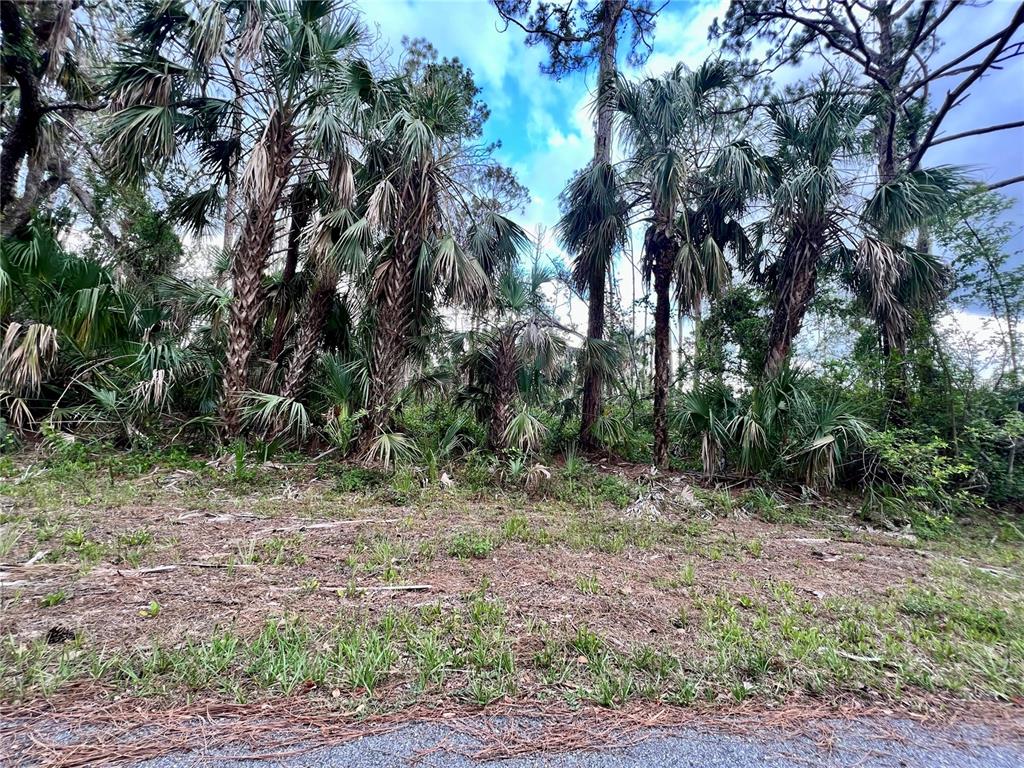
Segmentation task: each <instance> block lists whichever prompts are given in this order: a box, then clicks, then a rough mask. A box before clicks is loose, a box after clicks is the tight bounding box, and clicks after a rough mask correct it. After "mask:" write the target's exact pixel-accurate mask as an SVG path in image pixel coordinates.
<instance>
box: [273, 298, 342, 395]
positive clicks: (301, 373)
mask: <svg viewBox="0 0 1024 768" xmlns="http://www.w3.org/2000/svg"><path fill="white" fill-rule="evenodd" d="M333 295H334V283H333V281H329V280H323V279H321V280H319V281H318V282H317V285H316V287H315V288H314V289H313V293H312V294H310V297H309V301H308V302H307V304H306V307H305V313H304V315H303V319H302V324H301V325H300V326H299V332H298V334H297V335H296V338H295V350H294V351H293V352H292V355H291V357H290V358H289V360H288V371H287V372H286V373H285V376H284V382H283V383H282V384H281V396H282V397H288V398H295V397H301V396H302V393H303V392H304V391H305V389H306V382H307V380H308V379H309V370H310V367H311V365H310V364H311V363H312V361H313V355H314V353H315V352H316V350H317V347H319V346H320V339H321V337H322V335H323V330H324V324H325V323H326V321H327V310H328V308H329V307H330V305H331V296H333Z"/></svg>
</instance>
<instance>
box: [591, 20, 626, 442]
mask: <svg viewBox="0 0 1024 768" xmlns="http://www.w3.org/2000/svg"><path fill="white" fill-rule="evenodd" d="M625 5H626V3H625V0H616V1H615V2H605V3H604V4H603V8H602V13H603V18H602V26H601V55H600V58H599V60H598V71H597V125H596V129H595V131H594V160H593V162H594V164H595V165H598V164H600V165H608V164H610V163H611V160H612V139H613V136H612V130H613V121H614V117H615V75H616V64H615V55H616V51H617V48H618V37H617V35H616V31H617V28H618V25H619V19H620V17H621V16H622V10H623V8H625ZM610 262H611V254H609V253H604V254H597V256H596V258H595V263H596V264H597V265H598V268H597V269H595V270H594V272H593V273H591V275H590V285H589V286H588V296H589V301H590V303H589V306H588V308H587V338H588V339H603V338H604V321H605V308H604V302H605V271H606V269H607V265H608V264H609V263H610ZM603 378H604V377H603V376H602V374H601V371H600V369H599V368H598V367H597V366H594V365H590V366H587V369H586V371H585V372H584V377H583V403H582V407H581V414H580V446H581V447H582V448H583V449H584V450H593V449H595V448H596V447H597V441H596V439H595V438H594V433H593V430H594V425H595V424H596V423H597V420H598V418H599V417H600V415H601V400H602V395H603V389H604V381H603Z"/></svg>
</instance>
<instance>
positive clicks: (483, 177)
mask: <svg viewBox="0 0 1024 768" xmlns="http://www.w3.org/2000/svg"><path fill="white" fill-rule="evenodd" d="M362 36H363V33H362V31H361V29H360V26H359V24H358V23H357V20H356V18H355V17H354V16H353V15H352V14H351V13H350V11H349V10H348V9H347V8H346V7H345V6H344V5H343V4H341V3H338V2H314V1H312V0H307V1H304V2H298V3H286V2H279V1H278V0H261V1H260V2H247V3H235V2H223V3H211V4H199V3H188V2H152V3H142V4H140V5H139V7H138V12H137V13H136V14H134V15H133V17H132V18H131V20H130V24H129V25H128V26H127V28H126V29H125V30H124V34H123V35H122V38H121V40H120V42H119V43H118V45H117V47H116V51H115V56H116V60H115V62H114V64H113V65H112V67H110V71H109V72H108V73H107V74H106V77H105V82H104V85H103V88H104V93H105V94H106V97H107V98H108V99H109V107H108V109H107V110H106V111H105V114H103V115H102V117H101V119H100V120H99V122H98V125H97V127H96V130H97V132H98V133H99V134H100V138H101V144H102V147H103V153H104V157H103V164H104V170H105V171H106V172H108V173H109V174H110V175H111V176H112V177H113V178H114V179H116V181H117V182H118V183H123V184H128V185H139V184H145V183H147V181H149V180H150V179H151V178H152V175H153V174H154V173H158V172H161V171H167V170H168V169H174V168H181V167H185V168H187V169H188V175H189V180H190V189H189V190H188V191H187V192H186V193H184V194H180V195H177V196H175V198H174V199H173V200H172V201H170V206H169V208H170V211H171V213H172V214H173V215H174V216H176V217H177V218H178V220H180V221H182V222H184V223H185V225H186V226H187V227H188V228H190V229H191V230H192V231H193V233H195V234H197V235H201V234H202V233H204V232H206V231H207V230H208V229H209V227H210V225H211V223H212V222H216V221H217V220H219V219H222V220H224V228H225V234H224V248H223V249H222V252H221V253H219V254H217V255H216V257H215V259H214V261H215V265H216V266H217V268H218V270H219V273H218V274H217V275H215V276H211V278H210V279H208V280H206V279H190V280H185V279H181V278H176V277H173V276H170V275H159V276H154V277H155V278H157V279H155V280H147V279H146V277H147V276H141V275H140V276H137V278H136V279H135V280H124V279H118V276H117V275H116V274H115V273H116V271H117V270H116V266H115V265H113V264H109V263H108V264H103V263H100V262H98V261H97V260H93V259H90V258H87V257H82V256H81V255H78V254H75V253H71V252H69V251H68V250H66V249H65V248H63V247H61V245H60V244H59V243H58V241H57V239H56V237H55V235H54V230H55V229H56V228H57V227H58V226H59V222H57V221H55V220H53V218H52V216H51V217H50V218H49V219H48V218H47V214H46V213H45V212H43V211H40V212H38V213H37V216H36V219H35V220H34V221H33V223H32V224H31V226H27V227H23V228H22V229H20V230H19V231H18V232H16V233H15V234H14V236H12V237H10V238H8V239H6V240H5V241H4V253H3V270H4V271H3V277H4V286H5V287H7V291H6V292H5V298H6V299H7V304H6V305H5V316H7V317H11V316H14V317H26V318H31V319H32V321H33V322H31V323H26V324H23V323H18V322H13V321H12V322H8V323H7V334H6V338H5V344H4V350H3V364H4V371H5V374H4V385H5V387H4V392H3V397H4V402H5V404H6V409H5V410H6V412H7V414H9V415H10V416H11V417H12V418H11V421H12V422H13V423H14V424H15V425H16V426H19V427H22V428H27V427H31V426H36V425H38V423H40V422H41V421H44V420H45V422H46V424H47V425H49V426H51V427H53V426H55V425H58V424H60V425H66V424H68V422H69V420H72V421H85V420H87V419H89V416H90V415H91V414H90V408H85V407H75V408H70V407H68V408H65V407H64V406H71V405H76V406H81V405H82V404H83V403H82V401H83V397H84V398H85V399H86V400H88V401H90V405H91V404H92V401H95V402H97V403H102V404H104V405H106V406H107V409H106V410H108V411H110V412H111V413H113V412H116V413H118V414H120V415H119V417H118V421H119V422H120V423H121V425H122V426H126V427H127V429H126V430H125V432H126V433H125V434H123V435H122V436H125V437H129V438H133V437H134V436H135V434H137V433H141V431H142V430H141V429H140V427H141V425H142V423H143V422H145V421H146V420H147V419H149V420H154V419H158V418H159V417H160V416H161V415H162V414H165V413H168V412H172V411H173V412H175V413H179V414H188V415H190V416H192V418H191V419H189V421H188V422H187V423H188V424H189V425H191V426H207V427H210V428H213V429H216V430H218V431H220V432H221V433H222V434H224V435H226V436H228V437H234V436H238V435H239V434H241V433H242V431H243V430H245V429H246V428H247V427H250V426H252V425H255V426H256V427H258V428H259V430H261V433H262V434H263V435H264V436H267V437H271V438H272V437H276V436H280V435H284V434H286V433H289V432H291V433H294V435H296V436H297V435H298V434H300V433H304V432H306V431H307V430H308V427H309V425H310V422H311V420H310V417H309V415H308V414H307V411H306V408H305V405H304V403H303V401H302V398H303V396H304V394H305V393H306V391H307V388H308V385H309V379H310V374H311V372H312V371H313V369H314V367H316V363H317V362H318V352H320V351H322V350H327V351H330V352H332V353H333V357H331V358H329V361H328V362H325V363H323V364H322V365H321V366H320V367H322V368H324V370H325V371H327V376H328V378H330V377H331V376H332V375H333V376H334V379H335V383H336V384H337V383H338V377H339V376H341V377H342V378H345V379H347V380H348V381H349V382H350V385H351V386H350V387H349V391H348V393H347V395H348V397H347V399H346V401H345V402H344V403H334V406H336V407H337V406H342V405H344V407H343V408H341V409H340V410H338V409H337V408H335V413H334V420H335V421H336V420H337V418H338V417H342V418H347V419H355V420H356V421H357V422H358V427H359V428H358V444H357V445H356V446H355V448H356V449H357V450H359V451H360V452H361V453H363V454H364V455H368V456H374V455H377V456H379V455H381V454H382V453H383V452H385V451H387V450H388V442H389V440H391V441H392V442H393V440H394V438H393V436H392V435H391V429H392V418H391V415H392V410H393V408H394V407H395V403H396V400H397V396H398V394H399V390H401V389H402V388H403V386H404V385H405V383H406V382H407V380H408V376H409V372H410V370H411V368H412V367H414V365H415V364H416V363H417V362H423V361H425V360H426V359H427V358H428V350H427V349H426V348H425V345H424V340H425V339H427V338H429V337H430V334H431V332H432V331H433V330H434V329H435V327H436V326H437V323H438V318H439V313H440V312H441V311H442V310H443V309H445V308H447V307H452V306H457V305H466V306H476V307H480V306H483V305H484V304H486V303H487V302H488V301H489V300H490V299H491V297H492V294H493V292H494V284H495V283H494V282H493V280H494V279H498V278H499V276H500V275H502V274H505V275H507V276H508V275H512V274H513V266H514V264H515V263H516V262H517V261H518V259H519V255H520V252H521V251H522V249H523V248H524V247H525V246H526V244H527V242H528V241H527V238H526V237H525V235H524V234H523V232H522V230H521V229H520V228H519V227H518V226H517V225H516V224H514V223H512V222H511V221H510V220H509V219H507V218H506V217H505V216H504V215H503V214H502V211H501V206H502V201H501V200H498V199H495V198H494V197H493V196H490V197H488V196H486V195H485V194H484V191H486V190H488V184H487V182H488V181H489V180H492V179H493V176H494V175H495V164H494V162H493V160H491V159H490V157H489V156H488V154H487V153H486V151H483V150H480V149H479V148H476V147H475V145H474V144H473V140H474V139H475V138H476V136H477V134H478V133H479V125H478V124H477V121H478V116H477V115H476V114H475V111H474V103H473V94H472V93H469V94H467V88H466V84H465V82H464V73H463V72H462V71H461V70H460V69H459V68H458V67H457V66H453V65H451V64H450V63H448V62H444V63H441V64H438V63H436V62H426V63H425V64H424V65H422V66H420V67H418V68H416V69H415V70H414V71H407V72H397V73H392V72H386V73H385V74H384V75H382V76H380V75H377V74H375V73H374V71H373V68H372V67H371V66H370V64H369V63H368V62H367V61H366V60H365V59H364V58H363V53H364V50H365V49H364V47H363V40H362ZM499 170H500V169H499ZM492 186H493V185H492ZM236 231H237V235H236V234H235V232H236ZM282 243H283V244H284V246H283V250H284V253H283V254H281V253H280V251H281V250H282V248H281V247H280V246H281V244H282ZM41 254H42V255H41ZM280 255H283V257H284V267H283V269H282V270H281V271H280V273H276V274H270V273H269V267H270V265H271V264H272V263H274V262H275V261H277V260H278V259H279V257H280ZM300 265H301V268H300ZM69 275H73V276H74V277H75V282H72V281H71V280H70V279H69V278H68V277H67V276H69ZM83 280H84V281H86V282H85V283H84V284H83V282H82V281H83ZM227 280H229V281H230V290H228V289H226V288H225V283H226V282H227ZM300 283H301V284H300ZM12 284H13V285H14V290H13V291H12V290H11V288H10V286H11V285H12ZM37 295H41V296H42V298H40V300H39V301H38V302H37V301H34V299H35V297H36V296H37ZM67 303H70V304H72V305H73V310H69V309H68V308H66V307H65V306H64V305H65V304H67ZM76 346H77V347H78V348H77V349H76V348H75V347H76ZM69 347H70V348H69ZM58 368H60V369H61V370H59V371H58V370H57V369H58ZM97 382H100V383H101V384H102V389H98V388H97ZM54 387H62V388H63V390H64V391H62V392H61V393H59V394H58V393H56V391H54V390H53V388H54ZM142 392H145V396H141V395H140V393H142ZM90 394H91V395H92V396H93V397H91V398H90V397H89V395H90ZM129 406H130V407H129ZM92 423H93V424H96V423H97V422H96V420H93V421H92ZM330 430H331V432H332V434H339V433H340V432H343V431H344V430H342V429H340V428H339V427H338V426H337V425H336V424H335V425H333V426H332V427H330Z"/></svg>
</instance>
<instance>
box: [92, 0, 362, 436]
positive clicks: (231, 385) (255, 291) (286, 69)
mask: <svg viewBox="0 0 1024 768" xmlns="http://www.w3.org/2000/svg"><path fill="white" fill-rule="evenodd" d="M360 40H361V32H360V29H359V26H358V24H357V22H356V20H355V18H354V17H353V16H351V15H350V14H349V13H348V11H347V9H346V7H345V6H344V5H343V4H342V3H341V2H338V1H336V0H329V1H326V2H325V1H323V0H298V2H295V3H288V2H284V0H257V1H256V2H251V3H246V4H241V5H240V4H237V3H232V2H227V0H223V2H219V3H210V4H208V5H206V6H205V7H203V6H198V5H193V4H191V3H183V2H173V3H147V4H145V5H143V6H142V11H141V13H140V14H139V16H138V17H137V18H136V20H135V24H134V26H133V28H132V30H131V34H130V35H129V37H128V40H127V41H126V42H125V43H123V44H122V46H121V51H120V52H121V60H120V61H119V62H117V64H116V65H115V67H114V72H113V75H112V78H111V83H110V87H109V91H110V94H111V98H112V102H113V105H114V108H115V111H114V114H113V115H112V116H111V118H110V120H109V124H108V142H107V143H108V146H109V147H111V150H112V155H113V158H112V159H113V160H114V161H115V163H116V165H117V167H118V168H119V169H120V170H121V171H122V172H123V173H124V174H125V175H126V176H132V177H135V178H139V177H141V176H142V175H143V174H144V171H145V170H146V166H145V165H144V161H147V160H150V161H155V162H156V165H157V166H158V167H159V166H161V165H165V164H167V163H168V162H170V161H171V160H173V159H174V158H176V157H177V156H179V154H180V153H181V152H182V151H183V150H184V149H185V148H186V147H189V148H193V149H195V150H197V151H198V152H199V153H200V154H201V156H202V159H203V161H204V167H208V168H210V169H211V171H210V173H209V186H208V187H207V188H204V189H202V190H200V191H199V192H197V193H195V194H193V195H192V196H191V198H190V199H189V200H186V201H183V202H182V203H181V208H182V210H184V211H186V212H187V213H188V216H189V219H190V221H191V223H193V224H194V225H195V227H196V228H197V229H201V228H202V227H203V226H204V225H205V224H206V223H207V222H208V220H209V217H210V216H211V214H212V213H213V212H214V211H215V210H217V209H218V208H219V207H220V206H221V205H222V197H221V194H220V191H221V188H222V187H223V186H224V185H225V184H226V183H227V182H228V180H229V179H230V178H231V177H232V176H233V173H234V168H235V167H236V165H237V164H238V163H237V158H238V157H239V155H240V154H241V155H244V156H245V157H246V161H245V162H244V163H243V164H242V167H243V168H244V170H243V172H242V174H241V178H240V181H239V190H238V191H239V192H240V194H241V197H242V203H241V209H240V216H241V217H242V223H241V231H240V234H239V237H238V240H237V242H236V243H235V244H234V247H233V252H232V259H231V277H232V285H233V300H232V303H231V313H230V317H229V321H228V340H227V348H226V360H225V369H226V370H225V375H224V391H223V402H222V411H223V415H224V420H225V425H226V428H227V431H228V433H229V434H237V432H238V430H239V428H240V425H241V424H240V403H241V398H242V396H243V394H244V393H245V392H246V390H247V387H248V377H249V367H250V362H251V359H252V357H253V354H254V352H255V350H256V346H257V340H258V332H259V328H260V327H261V321H262V319H263V316H264V312H265V308H266V301H265V296H264V292H263V289H262V281H263V273H264V271H265V269H266V265H267V262H268V259H269V257H270V253H271V248H272V244H273V241H274V236H275V231H276V226H277V214H278V211H279V210H280V208H281V207H282V203H283V201H284V200H285V199H286V191H287V189H288V186H289V184H290V183H291V182H292V178H293V175H294V173H295V169H296V168H297V167H298V166H299V165H300V162H299V161H300V160H301V161H302V163H301V165H302V166H303V167H308V166H314V167H315V166H318V164H319V159H320V158H321V157H322V156H323V153H324V152H337V151H338V150H339V145H340V144H342V143H343V139H344V135H345V132H346V130H347V128H348V126H347V123H346V116H348V115H350V114H351V113H352V111H353V105H354V103H355V102H356V101H357V100H358V93H359V91H360V89H361V87H362V84H363V81H364V79H365V74H366V68H365V66H364V65H362V64H361V63H360V62H358V61H356V60H355V59H354V52H355V50H356V48H357V46H358V45H359V43H360ZM232 46H234V49H233V50H232ZM236 54H237V55H238V58H239V59H241V61H240V62H239V61H236ZM229 62H234V63H229ZM238 112H241V117H240V118H239V115H238ZM238 126H241V133H238V131H237V127H238Z"/></svg>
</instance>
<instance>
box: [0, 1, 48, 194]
mask: <svg viewBox="0 0 1024 768" xmlns="http://www.w3.org/2000/svg"><path fill="white" fill-rule="evenodd" d="M0 30H2V31H3V35H4V50H5V51H7V53H5V55H4V56H3V59H2V61H0V63H2V65H3V69H4V71H5V73H6V75H7V76H8V77H10V78H11V79H13V80H14V81H15V82H16V83H17V84H18V116H17V117H16V118H15V119H14V123H13V124H12V125H11V127H10V128H9V129H8V130H7V133H6V134H5V135H4V138H3V143H2V148H0V211H3V212H4V213H5V214H6V213H7V212H8V211H7V207H8V205H9V204H10V203H11V202H12V201H13V200H14V189H15V186H16V185H17V183H18V173H19V171H20V170H21V166H22V162H23V161H24V160H25V158H26V157H27V156H28V155H29V154H30V153H31V152H32V151H33V150H34V149H35V147H36V143H37V142H38V138H39V120H40V118H41V117H42V112H41V111H40V110H41V109H42V105H41V103H40V100H39V80H38V79H37V77H36V75H35V72H34V71H33V63H32V59H31V58H30V55H31V53H30V52H31V51H32V50H33V48H34V44H33V41H30V40H29V39H28V38H29V36H30V35H31V34H32V33H31V32H30V30H28V28H27V26H26V24H25V22H24V20H23V19H22V17H21V13H20V11H19V10H18V4H17V3H14V2H10V0H4V2H0Z"/></svg>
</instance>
